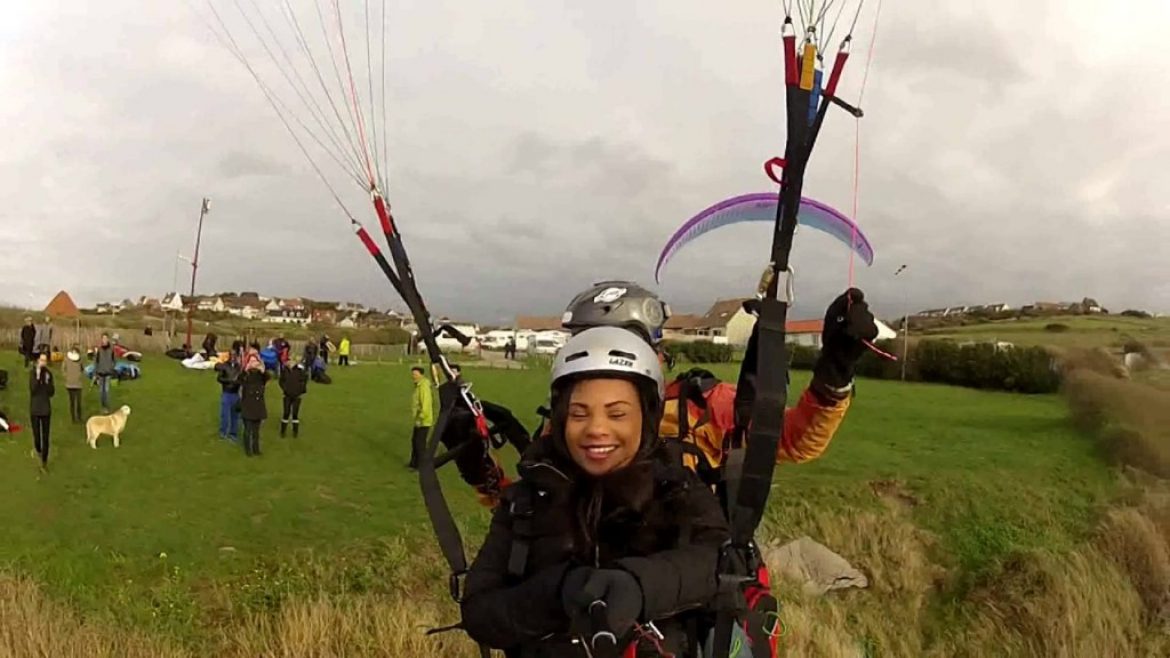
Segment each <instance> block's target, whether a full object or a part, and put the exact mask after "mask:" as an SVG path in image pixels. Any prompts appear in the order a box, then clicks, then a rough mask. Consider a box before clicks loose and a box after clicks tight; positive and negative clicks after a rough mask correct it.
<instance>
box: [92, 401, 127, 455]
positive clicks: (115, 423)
mask: <svg viewBox="0 0 1170 658" xmlns="http://www.w3.org/2000/svg"><path fill="white" fill-rule="evenodd" d="M129 415H130V407H129V406H127V405H122V408H121V409H118V410H117V411H115V412H114V413H112V414H110V415H109V416H92V417H90V419H89V420H87V421H85V440H86V441H88V442H89V447H91V448H93V449H95V450H96V449H97V440H98V438H99V437H101V435H103V434H109V435H110V436H112V437H114V447H115V448H117V447H118V437H119V436H120V435H121V434H122V430H124V429H126V420H127V417H128V416H129Z"/></svg>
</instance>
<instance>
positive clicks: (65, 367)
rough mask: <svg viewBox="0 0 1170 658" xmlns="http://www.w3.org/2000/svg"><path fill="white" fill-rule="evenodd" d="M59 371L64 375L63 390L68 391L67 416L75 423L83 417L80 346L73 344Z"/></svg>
mask: <svg viewBox="0 0 1170 658" xmlns="http://www.w3.org/2000/svg"><path fill="white" fill-rule="evenodd" d="M61 372H62V374H64V375H65V390H66V391H68V392H69V417H70V419H71V420H72V421H73V422H74V423H75V424H76V423H80V422H82V421H83V420H85V418H84V417H83V416H82V413H81V389H82V388H83V387H84V384H83V380H84V379H85V370H84V368H82V366H81V347H80V346H79V345H73V346H72V347H70V348H69V352H68V353H67V354H66V355H65V360H64V361H62V362H61Z"/></svg>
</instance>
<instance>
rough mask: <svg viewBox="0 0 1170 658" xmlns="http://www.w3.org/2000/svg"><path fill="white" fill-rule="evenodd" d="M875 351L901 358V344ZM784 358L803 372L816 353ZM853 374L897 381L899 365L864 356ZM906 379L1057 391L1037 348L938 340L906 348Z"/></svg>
mask: <svg viewBox="0 0 1170 658" xmlns="http://www.w3.org/2000/svg"><path fill="white" fill-rule="evenodd" d="M877 347H878V348H879V349H881V350H883V351H885V352H889V353H891V354H899V355H900V354H901V343H900V342H895V341H882V342H880V343H878V345H877ZM789 352H790V355H791V361H790V364H791V367H792V368H795V369H801V370H808V369H811V368H812V366H813V364H814V363H815V362H816V357H817V353H818V350H816V349H813V348H810V347H804V346H799V345H790V346H789ZM899 358H901V357H899ZM857 374H858V375H859V376H862V377H870V378H874V379H899V378H900V377H901V376H902V362H901V361H890V360H889V359H886V358H883V357H880V356H878V355H877V354H875V353H874V352H873V351H869V350H867V351H866V353H865V354H864V355H863V356H862V357H861V360H860V361H859V362H858V364H857ZM906 379H907V380H908V381H921V382H932V383H938V384H951V385H954V386H968V387H971V388H982V389H992V390H1001V391H1014V392H1019V393H1055V392H1056V391H1057V390H1058V389H1059V388H1060V373H1059V371H1058V369H1057V367H1056V362H1055V359H1054V358H1053V356H1052V355H1051V354H1050V353H1049V352H1048V351H1047V350H1045V349H1044V348H1042V347H1000V348H997V347H996V346H995V345H994V344H992V343H974V344H970V345H959V344H957V343H953V342H950V341H942V340H924V341H919V342H918V343H917V344H916V345H914V346H913V347H912V348H911V351H910V359H909V360H908V361H907V362H906Z"/></svg>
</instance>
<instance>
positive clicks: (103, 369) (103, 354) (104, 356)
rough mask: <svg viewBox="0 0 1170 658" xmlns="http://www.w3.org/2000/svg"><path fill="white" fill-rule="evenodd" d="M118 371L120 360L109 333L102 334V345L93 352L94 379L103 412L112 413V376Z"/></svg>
mask: <svg viewBox="0 0 1170 658" xmlns="http://www.w3.org/2000/svg"><path fill="white" fill-rule="evenodd" d="M117 373H118V361H117V359H116V358H115V357H114V346H113V345H111V344H110V336H109V334H102V342H101V345H99V346H98V348H97V350H96V351H94V354H93V381H94V384H96V385H97V387H98V390H99V391H100V392H101V402H102V413H103V414H108V413H110V378H111V377H113V376H114V375H116V374H117Z"/></svg>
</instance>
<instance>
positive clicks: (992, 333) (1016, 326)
mask: <svg viewBox="0 0 1170 658" xmlns="http://www.w3.org/2000/svg"><path fill="white" fill-rule="evenodd" d="M1051 324H1062V325H1065V326H1066V327H1068V329H1067V330H1065V331H1052V330H1050V329H1046V327H1048V325H1051ZM911 333H913V332H911ZM920 335H926V336H929V337H936V338H952V339H955V340H1002V341H1007V342H1010V343H1015V344H1017V345H1051V346H1054V347H1116V348H1120V347H1121V346H1122V345H1123V344H1124V343H1125V341H1126V340H1127V339H1129V338H1133V339H1136V340H1138V341H1140V342H1142V343H1144V344H1146V345H1148V346H1149V347H1151V348H1155V349H1163V350H1165V349H1168V348H1170V318H1131V317H1124V316H1120V315H1074V316H1054V317H1048V318H1030V319H1023V320H999V321H996V322H987V323H982V324H972V325H967V326H965V327H946V328H939V329H929V330H927V331H926V333H925V334H920Z"/></svg>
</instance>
